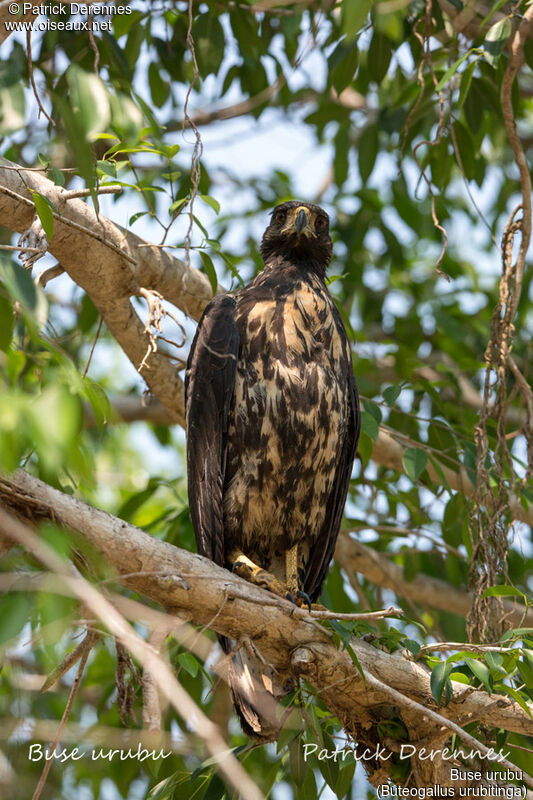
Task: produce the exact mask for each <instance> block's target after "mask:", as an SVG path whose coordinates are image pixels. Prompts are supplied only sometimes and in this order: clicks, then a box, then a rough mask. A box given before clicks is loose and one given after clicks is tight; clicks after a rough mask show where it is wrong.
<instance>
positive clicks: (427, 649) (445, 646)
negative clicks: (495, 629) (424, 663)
mask: <svg viewBox="0 0 533 800" xmlns="http://www.w3.org/2000/svg"><path fill="white" fill-rule="evenodd" d="M512 649H513V648H510V647H502V646H501V645H500V644H472V643H471V642H433V643H432V644H426V645H424V646H423V647H421V648H420V651H419V653H418V654H417V656H416V658H417V659H418V658H422V656H425V655H426V653H432V652H434V651H437V652H441V651H443V650H458V651H460V650H465V651H467V650H471V651H472V652H473V653H486V652H487V651H489V650H490V652H492V653H509V652H511V650H512Z"/></svg>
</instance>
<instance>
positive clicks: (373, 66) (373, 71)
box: [367, 31, 393, 84]
mask: <svg viewBox="0 0 533 800" xmlns="http://www.w3.org/2000/svg"><path fill="white" fill-rule="evenodd" d="M392 51H393V45H392V42H391V40H390V39H389V37H388V36H384V35H383V34H382V33H379V32H378V31H374V35H373V36H372V41H371V42H370V47H369V48H368V62H367V63H368V71H369V73H370V77H371V78H372V80H374V81H376V83H378V84H379V83H381V81H382V80H383V78H384V77H385V75H386V74H387V70H388V68H389V64H390V62H391V58H392Z"/></svg>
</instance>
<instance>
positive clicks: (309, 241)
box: [261, 200, 333, 275]
mask: <svg viewBox="0 0 533 800" xmlns="http://www.w3.org/2000/svg"><path fill="white" fill-rule="evenodd" d="M332 252H333V246H332V243H331V238H330V235H329V217H328V215H327V214H326V212H325V211H324V210H323V209H321V208H320V206H316V205H314V204H313V203H301V202H300V201H298V200H289V201H288V202H287V203H281V204H280V205H279V206H276V207H275V209H274V210H273V212H272V218H271V220H270V225H269V226H268V228H267V229H266V231H265V233H264V234H263V239H262V241H261V255H262V256H263V260H264V262H265V264H268V263H269V262H272V261H273V259H276V258H277V257H278V258H279V257H281V258H282V259H284V260H285V261H289V262H290V263H292V264H297V265H302V266H304V267H306V268H307V269H310V270H313V271H316V272H318V273H319V274H321V275H324V274H325V271H326V268H327V266H328V264H329V262H330V261H331V255H332Z"/></svg>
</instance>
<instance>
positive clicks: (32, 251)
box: [0, 244, 43, 253]
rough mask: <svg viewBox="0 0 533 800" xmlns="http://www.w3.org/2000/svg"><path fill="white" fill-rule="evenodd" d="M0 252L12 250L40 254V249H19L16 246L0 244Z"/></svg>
mask: <svg viewBox="0 0 533 800" xmlns="http://www.w3.org/2000/svg"><path fill="white" fill-rule="evenodd" d="M0 250H13V251H16V252H19V251H20V252H22V253H42V252H43V251H42V250H41V248H40V247H20V246H18V245H16V244H0Z"/></svg>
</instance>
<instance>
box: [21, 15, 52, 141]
mask: <svg viewBox="0 0 533 800" xmlns="http://www.w3.org/2000/svg"><path fill="white" fill-rule="evenodd" d="M26 49H27V60H28V74H29V76H30V83H31V88H32V89H33V94H34V96H35V99H36V100H37V105H38V106H39V116H40V115H41V113H42V114H44V116H45V117H46V119H47V120H48V122H49V123H50V124H51V125H52V126H53V127H54V128H55V126H56V124H55V122H54V120H53V119H52V117H50V116H49V115H48V114H47V113H46V111H45V109H44V108H43V104H42V103H41V98H40V97H39V92H38V91H37V86H36V85H35V78H34V76H33V59H32V55H31V30H30V28H28V30H27V31H26Z"/></svg>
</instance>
